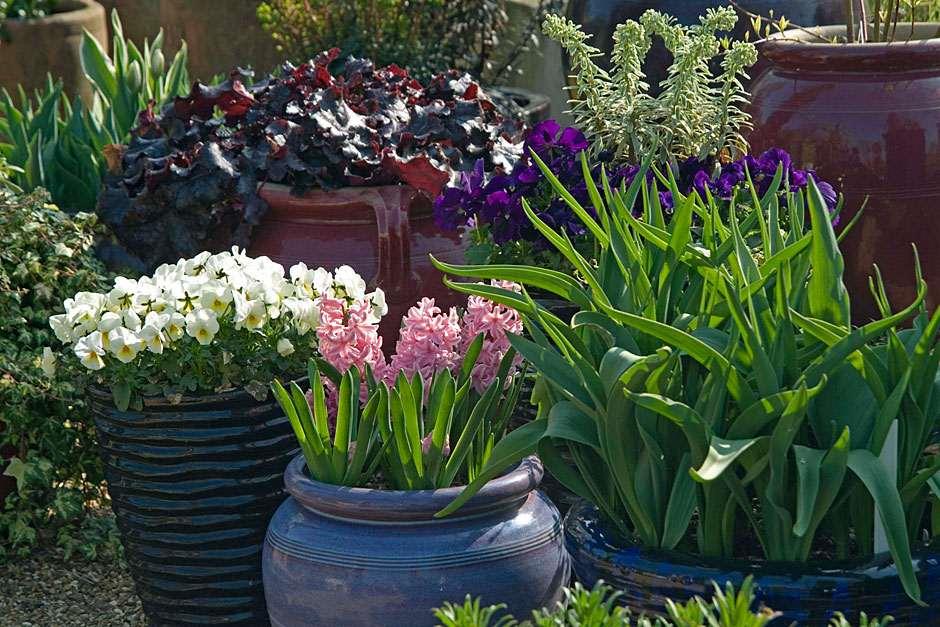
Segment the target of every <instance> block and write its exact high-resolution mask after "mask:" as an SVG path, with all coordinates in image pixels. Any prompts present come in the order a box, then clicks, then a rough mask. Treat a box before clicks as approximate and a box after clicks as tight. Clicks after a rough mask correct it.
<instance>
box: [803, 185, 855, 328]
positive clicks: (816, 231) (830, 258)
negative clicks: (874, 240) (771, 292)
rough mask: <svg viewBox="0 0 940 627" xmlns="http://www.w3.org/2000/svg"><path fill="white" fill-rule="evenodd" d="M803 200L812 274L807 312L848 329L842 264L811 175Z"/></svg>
mask: <svg viewBox="0 0 940 627" xmlns="http://www.w3.org/2000/svg"><path fill="white" fill-rule="evenodd" d="M806 197H807V201H808V204H809V213H810V221H811V224H812V233H813V243H812V244H811V246H810V259H811V260H812V267H813V272H812V274H810V277H809V288H808V292H807V294H808V297H809V311H810V314H811V315H812V316H813V317H815V318H820V319H821V320H825V321H826V322H830V323H832V324H835V325H838V326H841V327H845V328H848V327H850V326H851V324H852V319H851V315H850V314H849V294H848V291H847V290H846V289H845V284H844V283H843V282H842V274H843V272H844V270H845V262H844V261H843V259H842V253H841V252H839V243H838V241H836V234H835V231H834V230H833V228H832V220H831V218H830V217H829V210H828V209H827V207H826V201H825V199H824V198H823V195H822V193H821V192H820V191H819V187H817V185H816V181H815V180H814V179H813V177H812V176H810V177H808V181H807V190H806Z"/></svg>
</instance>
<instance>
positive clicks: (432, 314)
mask: <svg viewBox="0 0 940 627" xmlns="http://www.w3.org/2000/svg"><path fill="white" fill-rule="evenodd" d="M460 341H461V337H460V319H459V317H458V316H457V311H456V310H455V309H453V308H451V309H450V311H448V312H447V313H446V314H445V313H443V312H442V311H441V308H440V307H437V306H436V305H435V304H434V299H433V298H422V299H421V300H420V301H419V302H418V304H417V305H415V306H414V307H412V308H411V309H409V310H408V313H407V314H406V315H405V317H404V318H402V328H401V334H400V335H399V339H398V343H397V344H396V346H395V354H394V355H393V356H392V360H391V364H390V367H389V369H388V372H387V375H386V376H387V377H389V378H390V379H391V380H392V381H393V380H394V378H395V377H396V376H398V373H399V372H404V373H405V374H406V375H407V376H408V377H413V376H414V375H415V373H420V374H421V377H422V378H423V379H424V380H425V381H429V380H430V379H431V377H433V376H434V374H435V373H437V372H440V371H442V370H451V369H453V368H455V367H456V366H457V365H459V363H460V355H459V354H458V353H457V347H458V346H459V344H460ZM390 382H391V381H390Z"/></svg>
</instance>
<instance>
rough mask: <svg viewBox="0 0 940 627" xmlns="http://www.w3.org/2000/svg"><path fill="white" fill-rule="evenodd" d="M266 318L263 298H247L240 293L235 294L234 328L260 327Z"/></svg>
mask: <svg viewBox="0 0 940 627" xmlns="http://www.w3.org/2000/svg"><path fill="white" fill-rule="evenodd" d="M266 318H267V307H266V306H265V304H264V301H263V300H249V299H247V298H245V297H244V296H242V295H241V294H236V295H235V328H236V329H242V328H248V329H260V328H261V327H263V326H264V323H265V319H266Z"/></svg>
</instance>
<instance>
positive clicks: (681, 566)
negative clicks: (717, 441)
mask: <svg viewBox="0 0 940 627" xmlns="http://www.w3.org/2000/svg"><path fill="white" fill-rule="evenodd" d="M565 545H566V546H567V548H568V551H569V553H570V555H571V561H572V565H573V568H574V572H575V576H576V577H577V578H578V580H580V581H581V582H583V583H584V585H585V586H588V587H590V586H592V585H593V584H594V583H595V582H597V581H598V580H599V579H603V580H604V581H605V582H607V583H608V584H610V585H612V586H614V587H615V588H617V589H619V590H622V591H623V596H622V597H621V598H620V602H622V603H624V604H625V605H628V606H629V607H630V608H631V609H632V610H633V611H634V612H636V613H638V614H639V613H641V612H646V613H647V614H663V612H664V611H665V609H664V608H665V601H666V599H673V600H675V601H685V600H688V599H690V598H692V597H693V596H696V595H698V596H701V597H703V598H711V594H712V591H713V589H714V588H713V586H712V583H711V582H712V581H716V582H718V583H719V585H720V586H722V588H724V584H725V582H727V581H731V582H732V583H734V584H735V585H736V586H740V584H741V582H742V581H744V579H745V578H746V577H747V576H748V575H752V576H753V577H754V583H755V588H756V595H757V602H758V603H763V604H764V605H765V606H767V607H769V608H771V609H773V610H775V611H778V612H782V613H783V616H782V617H781V618H779V619H777V621H775V622H774V623H773V624H774V625H776V624H778V623H779V624H781V625H790V624H792V623H793V622H794V621H796V624H798V625H800V627H817V626H818V627H826V626H827V625H828V623H829V619H830V618H831V617H832V615H833V613H834V612H837V611H841V612H843V613H844V614H845V615H846V616H847V617H849V618H850V619H851V620H852V622H853V624H857V619H858V615H859V612H865V613H867V614H868V616H869V617H874V616H886V615H889V614H890V615H891V616H893V617H894V618H895V622H894V623H892V625H896V626H898V627H904V626H909V627H915V626H918V627H920V626H925V625H937V624H938V619H937V616H938V614H937V607H938V605H940V554H938V553H934V552H930V553H920V554H917V555H915V568H916V571H917V577H918V580H919V581H920V585H921V593H922V596H923V599H924V601H925V602H926V603H927V604H928V607H920V606H918V605H916V604H915V603H914V601H912V600H911V599H910V598H909V597H908V596H907V595H906V594H905V592H904V589H903V587H902V586H901V582H900V580H899V579H898V577H897V570H896V569H895V568H894V565H893V563H892V562H891V559H890V555H887V554H884V555H879V556H876V557H873V558H871V559H867V560H856V561H851V562H827V563H807V564H786V563H772V562H752V561H745V560H730V559H728V560H722V559H711V558H700V557H697V556H694V555H689V554H686V553H679V552H676V551H663V550H656V549H648V548H645V547H641V546H639V545H636V544H631V545H628V544H624V543H623V542H620V541H618V540H616V539H615V535H614V534H613V533H611V532H610V530H609V528H608V527H607V526H606V525H605V524H604V523H603V521H602V520H601V519H600V517H599V514H598V511H597V508H595V507H594V506H593V505H590V504H588V503H586V502H584V501H581V502H580V503H578V504H577V505H575V506H574V507H573V508H572V509H571V511H570V512H568V515H567V517H566V518H565Z"/></svg>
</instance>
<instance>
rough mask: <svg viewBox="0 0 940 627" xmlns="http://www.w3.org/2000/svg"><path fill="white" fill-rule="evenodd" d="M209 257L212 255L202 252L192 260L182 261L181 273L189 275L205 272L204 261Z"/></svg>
mask: <svg viewBox="0 0 940 627" xmlns="http://www.w3.org/2000/svg"><path fill="white" fill-rule="evenodd" d="M211 256H212V253H210V252H208V251H205V250H204V251H202V252H201V253H199V254H198V255H196V256H195V257H193V258H192V259H185V260H183V272H185V273H186V274H190V275H194V274H200V273H202V272H203V271H205V263H206V261H207V260H208V259H209V257H211Z"/></svg>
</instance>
